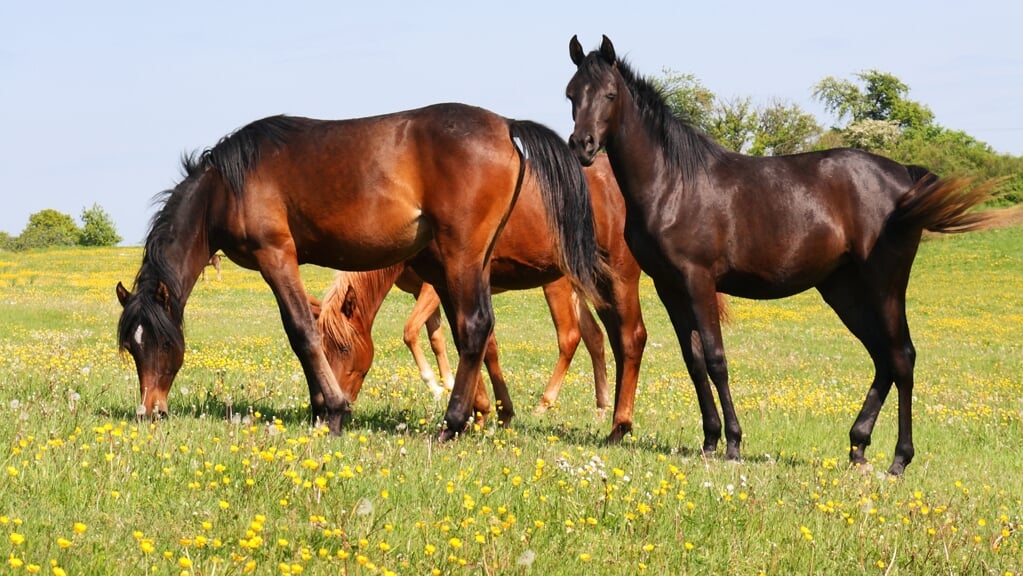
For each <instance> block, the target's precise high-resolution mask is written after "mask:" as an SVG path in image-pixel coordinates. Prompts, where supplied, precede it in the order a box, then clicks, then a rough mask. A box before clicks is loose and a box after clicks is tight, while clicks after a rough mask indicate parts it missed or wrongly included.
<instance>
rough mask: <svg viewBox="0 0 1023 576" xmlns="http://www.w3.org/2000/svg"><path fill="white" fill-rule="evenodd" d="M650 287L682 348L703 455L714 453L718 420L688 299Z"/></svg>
mask: <svg viewBox="0 0 1023 576" xmlns="http://www.w3.org/2000/svg"><path fill="white" fill-rule="evenodd" d="M654 287H655V288H657V295H658V296H659V297H660V299H661V302H662V303H663V304H664V308H665V310H666V311H667V312H668V318H669V319H670V320H671V324H672V327H673V328H674V329H675V336H676V337H677V338H678V343H679V346H680V347H681V349H682V358H683V360H685V363H686V370H687V371H688V372H689V378H690V380H692V382H693V388H694V389H695V391H696V402H697V404H698V405H699V406H700V417H701V420H702V423H703V448H702V450H703V453H704V454H708V455H709V454H713V453H714V452H716V451H717V446H718V441H719V440H720V439H721V418H720V417H719V416H718V408H717V404H716V403H715V402H714V392H713V391H712V390H711V389H710V382H709V381H708V378H707V364H706V362H705V361H704V357H703V350H704V348H703V341H702V340H701V339H700V335H699V333H698V332H697V331H696V328H695V325H696V321H695V319H694V318H693V314H692V306H691V303H690V300H689V298H688V297H687V295H686V293H685V291H684V289H682V288H680V287H679V286H675V285H673V284H667V283H664V282H658V281H657V280H656V279H655V281H654Z"/></svg>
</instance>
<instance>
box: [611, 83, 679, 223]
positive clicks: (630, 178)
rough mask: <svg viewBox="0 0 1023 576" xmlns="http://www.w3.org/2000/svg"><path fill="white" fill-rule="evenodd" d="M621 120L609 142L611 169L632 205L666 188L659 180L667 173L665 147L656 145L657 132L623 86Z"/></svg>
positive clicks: (626, 198) (642, 201)
mask: <svg viewBox="0 0 1023 576" xmlns="http://www.w3.org/2000/svg"><path fill="white" fill-rule="evenodd" d="M620 93H622V94H625V95H626V96H625V98H626V101H625V102H623V103H622V110H621V116H620V122H619V125H618V127H617V129H616V130H615V132H614V133H613V135H612V137H611V138H609V139H608V141H607V143H606V146H605V148H606V150H607V158H608V161H610V163H611V170H612V171H613V172H614V175H615V179H616V180H617V181H618V185H619V187H620V188H621V189H622V193H623V195H624V197H625V200H626V202H627V203H629V204H635V203H639V204H645V203H646V202H644V199H646V198H649V197H650V196H652V195H654V194H657V193H658V192H659V191H660V190H662V189H663V188H664V186H663V185H664V183H663V182H659V181H658V180H659V179H663V178H664V177H665V175H666V174H667V171H666V162H667V161H666V159H665V157H664V148H663V147H662V146H657V145H656V144H655V139H656V135H653V134H650V133H649V132H650V130H649V128H648V127H647V126H646V125H645V124H644V122H643V118H642V117H641V114H640V111H639V107H638V106H637V105H636V102H635V101H634V100H633V99H632V95H631V94H629V91H628V89H627V88H625V87H624V86H623V87H622V90H621V91H620Z"/></svg>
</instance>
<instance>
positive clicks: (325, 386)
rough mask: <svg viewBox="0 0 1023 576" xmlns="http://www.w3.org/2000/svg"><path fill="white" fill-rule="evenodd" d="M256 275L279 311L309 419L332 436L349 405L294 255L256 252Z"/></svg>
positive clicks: (349, 407) (269, 251)
mask: <svg viewBox="0 0 1023 576" xmlns="http://www.w3.org/2000/svg"><path fill="white" fill-rule="evenodd" d="M256 258H257V262H258V263H259V269H260V273H261V274H262V275H263V279H264V280H265V281H266V283H267V284H269V285H270V288H271V289H272V290H273V293H274V297H275V298H276V299H277V306H278V308H280V312H281V321H282V322H283V323H284V332H285V333H286V334H287V335H288V342H289V343H290V344H291V349H292V350H293V351H294V352H295V356H297V357H298V360H299V362H300V363H301V364H302V371H303V372H304V373H305V377H306V383H307V384H308V386H309V404H310V407H311V408H312V413H313V418H314V419H315V420H318V421H322V422H324V423H326V424H327V426H328V427H329V428H330V431H331V433H332V434H340V433H341V427H342V425H343V424H344V422H345V420H347V419H348V417H349V415H350V414H351V402H350V401H349V399H348V397H347V396H346V395H345V394H344V392H342V390H341V388H340V387H339V386H338V384H337V381H336V380H335V378H334V374H333V372H332V371H331V369H330V364H329V363H328V362H327V357H326V356H325V355H324V353H323V344H322V340H321V337H320V333H319V330H317V328H316V321H315V319H314V318H313V312H312V309H311V308H310V305H309V298H308V295H307V294H306V291H305V287H304V286H303V285H302V278H301V275H300V274H299V270H298V260H297V258H296V257H295V254H294V252H288V251H286V250H282V249H274V250H263V251H259V252H257V253H256Z"/></svg>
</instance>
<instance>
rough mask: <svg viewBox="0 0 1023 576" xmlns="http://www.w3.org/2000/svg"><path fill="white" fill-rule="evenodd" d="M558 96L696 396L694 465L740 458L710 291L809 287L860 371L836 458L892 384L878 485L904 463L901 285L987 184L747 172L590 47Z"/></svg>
mask: <svg viewBox="0 0 1023 576" xmlns="http://www.w3.org/2000/svg"><path fill="white" fill-rule="evenodd" d="M569 53H570V56H571V58H572V62H573V63H575V65H576V67H577V71H576V73H575V75H574V76H573V77H572V79H571V81H570V82H569V83H568V88H567V90H566V93H567V96H568V98H569V100H570V101H571V103H572V117H573V119H574V120H575V129H574V131H573V133H572V136H571V138H570V140H569V146H570V147H571V148H573V150H574V152H575V153H576V155H577V156H578V158H579V160H580V161H581V162H582V164H583V165H587V164H589V163H591V162H593V159H594V158H595V157H597V152H598V150H601V149H605V150H606V151H607V156H608V157H609V158H610V160H611V166H612V167H613V169H614V174H615V177H616V178H617V180H618V183H619V185H620V186H621V190H622V194H623V195H624V196H625V204H626V211H627V213H626V232H625V238H626V241H627V242H628V244H629V247H630V248H631V249H632V252H633V254H635V256H636V259H637V260H638V261H639V263H640V266H642V268H643V270H644V271H645V272H646V273H647V274H649V275H650V277H651V278H652V279H653V281H654V285H655V287H656V289H657V294H658V296H659V297H660V299H661V301H662V302H663V303H664V306H665V308H666V309H667V312H668V315H669V317H670V319H671V322H672V325H673V326H674V328H675V333H676V336H677V337H678V341H679V344H680V345H681V348H682V356H683V358H684V359H685V363H686V367H687V368H688V370H689V375H690V377H691V378H692V381H693V384H694V385H695V388H696V395H697V398H698V400H699V405H700V412H701V414H702V417H703V433H704V442H703V450H704V452H713V451H715V450H716V447H717V443H718V440H719V439H720V437H721V420H720V419H719V416H718V412H717V406H716V405H715V402H714V396H713V392H712V391H711V388H710V385H709V384H708V382H707V379H708V376H709V377H710V380H711V381H712V382H713V383H714V387H715V388H716V389H717V394H718V399H719V400H720V401H721V407H722V412H723V416H724V421H725V428H724V432H725V439H726V452H725V455H726V457H727V458H729V459H738V458H739V443H740V441H741V438H742V430H741V428H740V427H739V421H738V419H737V417H736V414H735V409H734V407H733V405H732V398H731V393H730V391H729V386H728V367H727V364H726V362H725V352H724V347H723V345H722V341H721V327H720V323H719V320H718V311H717V305H718V304H717V300H716V298H715V292H716V291H721V292H725V293H727V294H733V295H736V296H742V297H746V298H758V299H762V298H782V297H785V296H790V295H793V294H796V293H799V292H802V291H804V290H807V289H810V288H816V289H817V290H818V291H819V292H820V294H821V296H823V297H824V300H825V302H827V303H828V305H830V306H831V308H833V309H834V310H835V312H836V313H837V314H838V316H839V318H841V319H842V322H843V323H844V324H845V326H846V327H847V328H848V329H849V331H850V332H852V333H853V334H854V335H855V336H856V338H858V339H859V340H860V342H862V343H863V346H864V347H865V348H866V349H867V352H868V353H869V354H870V357H871V359H872V360H873V363H874V369H875V374H874V380H873V383H872V384H871V386H870V391H869V392H868V393H867V397H866V400H865V401H864V403H863V407H862V409H861V411H860V413H859V415H858V416H857V418H856V421H855V422H854V423H853V426H852V430H851V431H850V433H849V440H850V451H849V457H850V460H851V461H852V462H853V463H854V464H862V463H865V462H866V457H865V455H864V450H865V449H866V447H867V446H868V445H869V444H870V436H871V432H872V431H873V428H874V423H875V421H876V419H877V416H878V413H879V412H880V410H881V406H882V404H883V403H884V400H885V397H886V396H887V394H888V392H889V390H890V389H891V385H892V383H893V382H894V384H895V386H896V387H897V389H898V391H899V418H898V422H899V431H898V440H897V442H896V445H895V456H894V459H893V461H892V464H891V467H890V468H889V472H890V473H892V474H901V473H902V472H903V471H904V470H905V467H906V466H907V465H908V464H909V462H910V461H911V460H912V459H913V433H912V410H911V406H912V400H913V365H914V362H915V358H916V353H915V351H914V348H913V343H912V341H911V340H910V336H909V325H908V324H907V322H906V286H907V284H908V282H909V275H910V268H911V266H912V264H913V259H914V257H915V255H916V251H917V246H918V244H919V242H920V236H921V234H922V232H923V231H924V230H930V231H934V232H962V231H967V230H973V229H977V228H980V227H984V226H986V225H987V223H988V219H987V217H985V216H983V215H979V214H978V213H976V212H971V208H973V207H975V206H976V205H978V204H980V203H982V202H984V201H985V200H986V199H987V198H989V197H990V192H991V190H990V188H991V184H985V185H981V186H976V187H971V186H970V183H969V181H965V180H962V179H950V180H949V179H939V178H938V177H936V176H935V175H933V174H931V173H930V172H929V171H927V170H926V169H924V168H920V167H917V166H904V165H902V164H898V163H896V162H893V161H891V160H888V159H886V158H882V157H880V156H875V155H873V154H869V153H867V152H863V151H860V150H850V149H839V150H825V151H820V152H810V153H805V154H795V155H791V156H777V157H769V158H756V157H750V156H744V155H742V154H737V153H734V152H731V151H729V150H727V149H725V148H724V147H722V146H721V145H719V144H718V143H716V142H714V141H713V140H711V139H710V138H709V137H708V136H707V135H706V134H704V133H702V132H700V131H699V130H698V129H696V128H694V127H693V126H691V125H690V124H688V123H686V122H685V121H684V120H681V119H679V118H677V117H676V116H674V115H673V114H672V112H671V109H670V108H669V107H668V105H667V104H666V103H665V100H664V97H663V95H662V94H661V93H660V92H659V91H658V89H657V88H656V87H655V86H654V84H652V83H651V82H649V81H648V80H646V79H644V78H642V77H640V76H639V75H637V74H636V73H635V72H634V71H633V70H632V68H631V67H630V66H629V65H628V64H626V63H625V62H623V61H622V60H620V59H618V58H617V57H616V55H615V49H614V46H613V45H612V44H611V41H610V40H608V38H607V37H606V36H605V37H604V39H603V43H602V44H601V46H600V49H599V50H595V51H593V52H591V53H590V54H588V55H587V54H586V53H585V52H584V51H583V49H582V46H581V45H580V44H579V40H578V39H577V38H576V37H573V38H572V40H571V42H570V45H569Z"/></svg>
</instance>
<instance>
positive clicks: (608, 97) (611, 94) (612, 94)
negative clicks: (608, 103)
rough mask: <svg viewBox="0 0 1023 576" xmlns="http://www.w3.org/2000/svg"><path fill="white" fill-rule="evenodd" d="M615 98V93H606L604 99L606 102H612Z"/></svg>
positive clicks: (616, 94)
mask: <svg viewBox="0 0 1023 576" xmlns="http://www.w3.org/2000/svg"><path fill="white" fill-rule="evenodd" d="M617 97H618V93H617V92H608V93H607V96H606V98H607V99H608V100H614V99H615V98H617Z"/></svg>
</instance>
